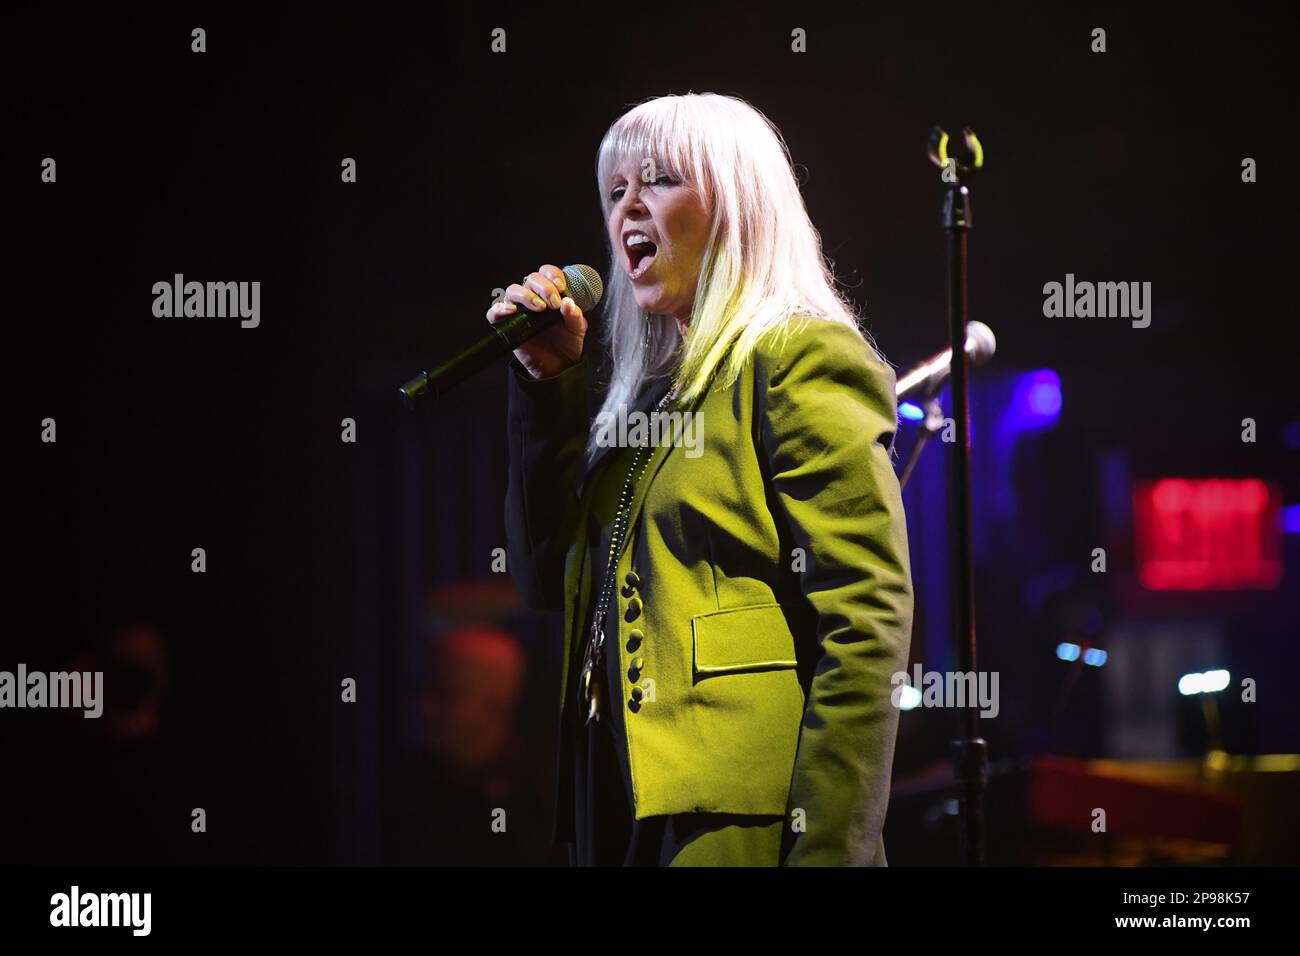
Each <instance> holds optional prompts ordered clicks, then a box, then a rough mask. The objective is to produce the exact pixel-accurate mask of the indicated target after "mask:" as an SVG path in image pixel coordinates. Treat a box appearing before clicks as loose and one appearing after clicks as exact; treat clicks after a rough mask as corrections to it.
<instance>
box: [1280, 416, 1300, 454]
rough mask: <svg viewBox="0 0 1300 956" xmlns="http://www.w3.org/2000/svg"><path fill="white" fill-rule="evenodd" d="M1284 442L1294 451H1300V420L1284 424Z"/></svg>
mask: <svg viewBox="0 0 1300 956" xmlns="http://www.w3.org/2000/svg"><path fill="white" fill-rule="evenodd" d="M1282 444H1284V445H1286V447H1287V448H1290V449H1291V450H1292V451H1300V422H1287V423H1286V424H1285V425H1283V426H1282Z"/></svg>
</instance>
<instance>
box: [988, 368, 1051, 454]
mask: <svg viewBox="0 0 1300 956" xmlns="http://www.w3.org/2000/svg"><path fill="white" fill-rule="evenodd" d="M1061 404H1062V395H1061V377H1060V376H1059V375H1057V374H1056V373H1055V372H1053V371H1052V370H1051V369H1050V368H1040V369H1038V370H1037V371H1034V372H1026V373H1025V374H1024V375H1022V376H1020V380H1019V381H1018V382H1017V383H1016V389H1015V393H1014V394H1013V395H1012V397H1011V403H1010V404H1009V405H1008V406H1007V410H1006V412H1005V413H1003V416H1002V422H1001V428H1002V429H1005V435H1006V438H1007V439H1009V441H1008V444H1013V443H1014V442H1015V439H1016V438H1017V437H1018V436H1019V435H1020V434H1022V433H1024V432H1031V431H1038V430H1040V429H1043V428H1050V427H1051V426H1052V425H1054V424H1056V420H1057V418H1059V417H1060V415H1061Z"/></svg>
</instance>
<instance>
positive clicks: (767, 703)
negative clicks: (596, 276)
mask: <svg viewBox="0 0 1300 956" xmlns="http://www.w3.org/2000/svg"><path fill="white" fill-rule="evenodd" d="M596 169H597V181H598V185H599V189H600V197H601V203H602V207H603V210H604V213H605V217H606V225H607V228H608V236H609V243H610V265H609V270H608V273H607V283H608V284H607V287H606V293H605V299H604V302H605V312H604V318H603V322H602V334H601V338H602V340H603V341H602V343H601V344H602V346H603V348H604V349H605V350H606V355H607V357H608V362H609V369H610V372H609V382H608V388H607V390H606V391H605V395H604V399H603V405H602V406H601V408H600V411H599V414H597V415H596V416H595V419H594V420H593V419H591V417H590V416H589V409H588V403H587V394H588V383H587V378H588V358H587V356H586V354H585V352H584V342H585V336H586V332H587V321H586V319H585V317H584V316H583V314H582V311H581V310H580V309H579V308H578V307H577V306H576V305H575V304H574V302H573V300H572V299H570V298H569V297H568V296H567V295H566V291H567V290H566V280H565V276H564V273H563V272H562V271H561V270H560V269H558V268H556V267H555V266H553V265H543V266H541V267H540V268H539V269H538V270H537V271H536V272H533V273H531V274H529V275H528V276H526V277H525V279H524V280H523V282H521V283H519V284H515V285H511V286H510V287H509V289H507V291H506V296H505V301H503V302H501V303H499V304H498V305H496V306H494V307H493V308H492V309H491V310H489V312H488V320H489V321H490V322H496V321H499V320H500V319H502V318H504V317H505V316H507V315H510V314H511V313H512V312H513V311H514V310H515V309H516V308H518V307H520V306H522V307H524V308H526V309H531V310H535V311H541V310H543V309H545V308H547V307H548V305H547V304H548V303H549V307H551V308H558V309H560V311H561V314H562V316H563V321H562V322H557V323H556V324H555V325H554V326H552V327H551V328H549V329H548V330H547V331H545V332H543V333H541V334H539V335H537V336H536V337H534V338H532V339H531V340H529V341H528V342H527V343H526V344H524V345H523V346H521V347H520V348H519V349H517V350H516V352H515V359H514V360H513V361H512V362H511V374H510V375H509V376H508V379H509V383H510V384H509V425H508V434H509V441H510V474H509V486H508V493H507V499H506V528H507V545H508V547H507V553H508V561H509V567H510V570H511V573H512V575H513V577H514V580H515V581H516V583H517V584H518V586H519V588H520V590H521V591H522V592H523V594H524V596H525V597H526V599H527V600H528V602H529V605H530V606H532V607H535V608H548V609H555V610H560V609H563V610H564V612H565V656H564V660H565V661H566V668H565V673H564V677H563V679H562V681H561V697H560V721H559V723H560V730H559V745H560V751H559V752H560V766H559V779H558V781H557V792H556V820H555V829H554V838H555V840H556V841H557V842H560V841H563V842H566V843H568V844H569V845H570V859H571V861H572V862H574V863H577V864H580V865H619V864H623V865H640V864H646V865H673V866H690V865H741V866H779V865H786V866H792V865H805V866H806V865H831V866H840V865H884V864H885V852H884V844H883V842H882V840H881V828H882V826H883V823H884V817H885V807H886V804H887V803H888V797H889V779H890V769H891V765H892V763H893V752H894V739H895V735H896V732H897V726H898V711H897V710H896V709H895V708H894V707H893V706H892V704H891V702H890V693H891V691H892V689H893V688H892V685H891V683H890V677H891V675H893V674H894V673H896V672H898V671H904V670H905V669H906V664H907V654H908V644H909V642H910V637H911V619H912V590H911V576H910V570H909V564H908V552H907V535H906V527H905V524H904V518H903V508H902V501H901V498H900V495H899V489H898V482H897V480H896V479H895V476H894V472H893V468H892V464H891V448H892V443H893V437H894V431H895V429H896V427H897V417H896V405H895V399H894V375H893V372H892V370H891V369H890V368H889V366H887V365H886V364H885V363H884V362H883V361H882V360H881V358H880V357H879V356H878V355H877V353H876V351H875V349H874V347H873V346H872V345H871V344H870V342H869V341H868V340H867V339H866V338H865V337H864V335H863V334H862V333H861V332H860V331H859V328H858V324H857V320H856V318H855V316H854V314H853V312H852V309H851V306H850V305H849V304H848V303H847V302H846V301H845V300H844V299H843V298H842V297H841V296H840V295H839V294H838V293H837V292H836V290H835V288H834V284H833V282H834V280H833V278H832V276H831V273H830V271H829V269H828V266H827V263H826V261H825V259H824V258H823V256H822V253H821V240H820V237H819V236H818V233H817V231H816V230H815V229H814V227H813V225H812V223H811V221H810V220H809V218H808V213H807V210H806V209H805V208H804V204H803V198H802V196H801V195H800V193H799V188H798V184H797V183H796V181H795V177H794V174H793V171H792V169H791V165H790V159H789V156H788V154H787V152H786V149H785V145H784V143H783V141H782V139H781V137H780V134H779V133H778V132H777V130H776V129H775V128H774V127H773V126H772V125H771V124H770V123H769V121H768V120H767V119H766V118H765V117H764V116H763V115H762V114H760V113H759V112H758V111H757V110H755V109H754V108H753V107H751V106H749V105H748V104H747V103H745V102H743V101H741V100H739V99H736V98H733V97H728V96H719V95H715V94H699V95H696V94H691V95H687V96H665V97H660V98H657V99H653V100H650V101H648V102H645V103H642V104H641V105H639V106H637V107H636V108H634V109H632V110H631V111H629V112H628V113H626V114H625V115H623V116H622V117H620V118H619V119H618V120H617V121H616V122H615V123H614V125H613V126H611V127H610V128H609V131H608V132H607V133H606V134H605V137H604V140H603V141H602V143H601V145H600V149H599V152H598V155H597V161H596ZM594 364H595V362H594V360H593V362H592V365H593V367H594ZM669 413H671V414H672V416H673V418H672V419H668V418H665V417H664V416H665V415H668V414H669ZM656 416H659V418H658V421H660V422H663V423H665V425H667V424H668V423H670V422H671V423H672V425H671V427H664V428H661V429H655V428H649V429H648V428H646V427H640V428H639V429H638V427H636V426H637V425H638V422H640V423H646V422H648V421H650V420H653V419H655V417H656ZM620 420H621V421H622V423H623V425H622V427H618V426H615V427H611V422H619V421H620ZM678 421H680V422H681V423H682V424H681V425H677V424H676V422H678ZM688 422H689V423H690V424H689V426H688V425H687V424H685V423H688ZM653 434H658V436H659V441H658V443H657V444H656V443H654V442H651V441H650V440H649V438H648V437H647V436H648V435H653ZM620 436H626V441H625V442H624V445H623V447H612V445H614V444H616V442H617V440H618V439H619V438H620ZM687 436H693V439H694V445H693V447H690V446H689V444H688V443H684V442H683V440H682V439H683V438H684V437H687Z"/></svg>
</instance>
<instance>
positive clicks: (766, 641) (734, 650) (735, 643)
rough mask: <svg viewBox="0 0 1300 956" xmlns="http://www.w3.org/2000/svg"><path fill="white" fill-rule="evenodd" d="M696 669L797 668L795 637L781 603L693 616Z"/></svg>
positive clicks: (714, 671)
mask: <svg viewBox="0 0 1300 956" xmlns="http://www.w3.org/2000/svg"><path fill="white" fill-rule="evenodd" d="M691 632H692V635H693V639H694V644H695V672H696V673H697V674H717V673H726V672H729V671H739V670H756V669H769V668H777V667H794V666H795V665H796V664H797V663H798V662H797V661H796V660H795V654H794V637H793V635H791V633H790V626H789V625H788V624H787V623H786V620H785V614H784V612H783V611H782V610H781V605H780V604H778V603H776V602H772V603H770V604H750V605H746V606H745V607H736V608H727V609H725V610H722V611H712V612H710V613H708V614H697V615H696V616H694V617H692V618H691Z"/></svg>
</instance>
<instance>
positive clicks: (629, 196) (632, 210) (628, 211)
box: [623, 180, 649, 219]
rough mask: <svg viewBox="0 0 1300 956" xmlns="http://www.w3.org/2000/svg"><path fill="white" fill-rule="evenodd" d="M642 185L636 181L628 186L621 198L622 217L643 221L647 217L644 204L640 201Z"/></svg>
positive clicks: (647, 212) (647, 213)
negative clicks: (622, 204)
mask: <svg viewBox="0 0 1300 956" xmlns="http://www.w3.org/2000/svg"><path fill="white" fill-rule="evenodd" d="M642 185H643V184H642V183H641V181H640V180H637V181H636V182H635V183H634V184H633V185H629V186H628V188H627V193H626V194H625V195H624V196H623V202H624V203H625V206H624V208H623V215H624V216H626V217H627V218H629V219H644V218H645V217H646V216H648V215H649V211H648V210H647V209H646V207H645V203H644V202H642V201H641V189H642Z"/></svg>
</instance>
